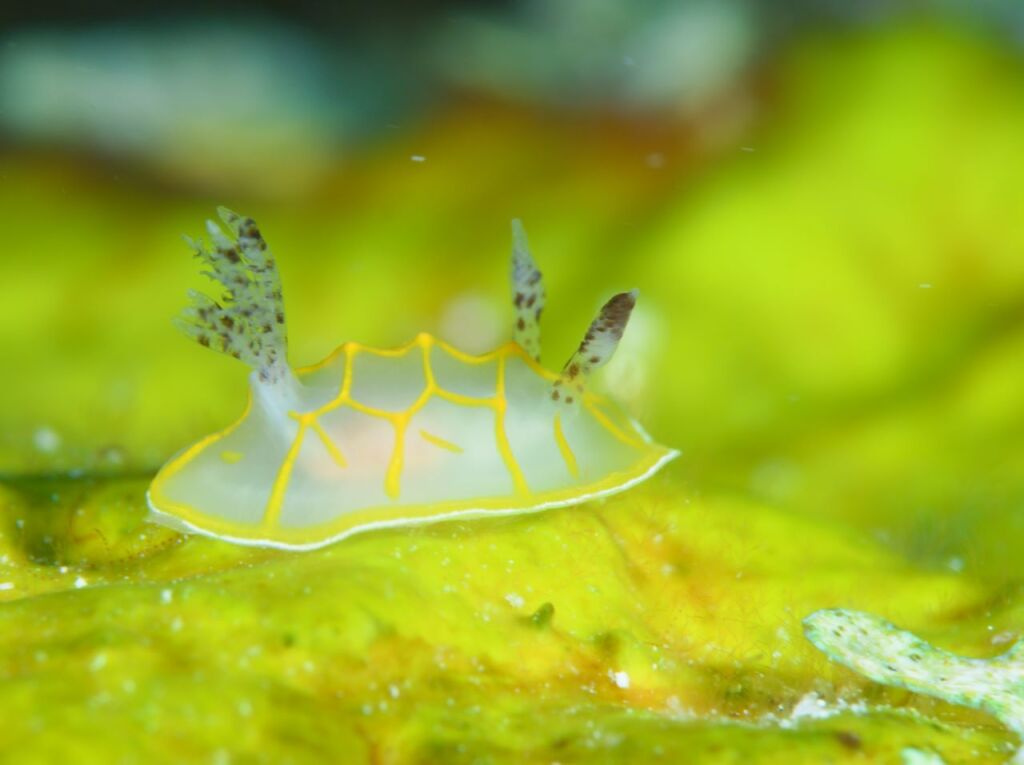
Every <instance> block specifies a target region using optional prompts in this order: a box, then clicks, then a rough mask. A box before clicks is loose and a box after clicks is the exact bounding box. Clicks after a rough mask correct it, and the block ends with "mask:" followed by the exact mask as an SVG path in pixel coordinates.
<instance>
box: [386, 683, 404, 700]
mask: <svg viewBox="0 0 1024 765" xmlns="http://www.w3.org/2000/svg"><path fill="white" fill-rule="evenodd" d="M401 693H402V692H401V691H400V690H399V688H398V686H397V685H394V684H391V685H389V686H388V694H389V695H390V696H391V698H393V699H397V698H398V697H399V695H401Z"/></svg>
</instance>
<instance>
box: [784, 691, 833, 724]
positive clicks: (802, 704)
mask: <svg viewBox="0 0 1024 765" xmlns="http://www.w3.org/2000/svg"><path fill="white" fill-rule="evenodd" d="M831 716H832V713H831V712H830V711H829V709H828V705H827V704H826V703H825V700H824V699H822V698H820V697H819V696H818V694H816V693H814V692H813V691H811V692H810V693H807V694H804V695H803V696H801V697H800V700H799V701H798V702H797V703H796V706H795V707H793V713H792V715H791V717H792V719H794V720H801V719H810V720H822V719H824V718H826V717H831Z"/></svg>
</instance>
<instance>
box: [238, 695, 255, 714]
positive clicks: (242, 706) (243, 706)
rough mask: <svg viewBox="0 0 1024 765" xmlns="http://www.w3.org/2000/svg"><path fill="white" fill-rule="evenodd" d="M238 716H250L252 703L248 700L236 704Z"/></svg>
mask: <svg viewBox="0 0 1024 765" xmlns="http://www.w3.org/2000/svg"><path fill="white" fill-rule="evenodd" d="M238 714H239V715H241V716H242V717H249V716H250V715H252V702H251V701H249V699H242V700H241V701H239V702H238Z"/></svg>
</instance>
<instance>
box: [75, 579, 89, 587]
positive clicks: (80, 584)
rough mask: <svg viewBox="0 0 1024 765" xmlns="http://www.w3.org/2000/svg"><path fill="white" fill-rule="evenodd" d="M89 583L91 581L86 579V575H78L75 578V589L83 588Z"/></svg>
mask: <svg viewBox="0 0 1024 765" xmlns="http://www.w3.org/2000/svg"><path fill="white" fill-rule="evenodd" d="M87 584H89V582H88V581H87V580H86V578H85V577H84V576H78V577H76V578H75V589H76V590H80V589H82V588H83V587H85V586H86V585H87Z"/></svg>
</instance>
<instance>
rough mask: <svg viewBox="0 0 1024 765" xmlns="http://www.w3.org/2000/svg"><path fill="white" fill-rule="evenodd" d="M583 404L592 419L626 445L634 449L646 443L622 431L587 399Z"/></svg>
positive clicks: (640, 447) (644, 446)
mask: <svg viewBox="0 0 1024 765" xmlns="http://www.w3.org/2000/svg"><path fill="white" fill-rule="evenodd" d="M583 405H584V406H585V407H586V408H587V411H588V412H590V413H591V414H592V415H594V419H595V420H597V421H598V422H599V423H601V424H602V425H603V426H604V427H605V429H606V430H607V431H608V432H609V433H611V434H612V435H613V436H615V438H617V439H618V440H619V441H621V442H622V443H624V444H625V445H626V446H632V447H633V448H634V449H644V448H646V446H647V445H646V444H645V443H644V442H643V441H641V440H640V439H638V438H634V437H633V436H631V435H629V434H628V433H626V432H625V431H623V430H622V429H621V428H620V427H619V426H618V425H616V424H615V423H614V422H612V421H611V418H610V417H609V416H608V415H606V414H605V413H604V412H602V411H601V410H600V409H598V408H597V407H596V406H594V405H593V404H591V403H588V402H587V401H584V402H583Z"/></svg>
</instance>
